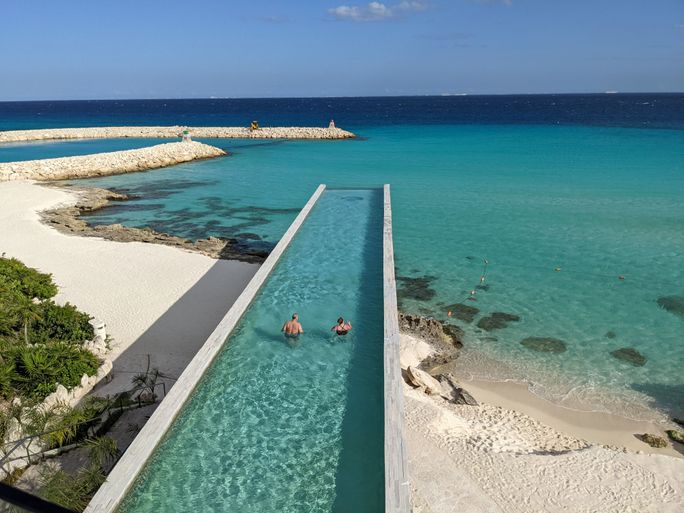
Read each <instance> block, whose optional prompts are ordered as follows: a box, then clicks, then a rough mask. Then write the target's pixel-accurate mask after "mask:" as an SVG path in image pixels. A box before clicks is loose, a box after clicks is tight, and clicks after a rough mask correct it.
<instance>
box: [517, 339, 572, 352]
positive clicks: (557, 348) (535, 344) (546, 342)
mask: <svg viewBox="0 0 684 513" xmlns="http://www.w3.org/2000/svg"><path fill="white" fill-rule="evenodd" d="M520 343H521V344H522V345H524V346H525V347H526V348H528V349H532V350H533V351H539V352H541V353H564V352H565V350H566V349H567V346H566V345H565V342H563V341H562V340H559V339H557V338H553V337H527V338H526V339H523V340H522V341H521V342H520Z"/></svg>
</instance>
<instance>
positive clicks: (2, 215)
mask: <svg viewBox="0 0 684 513" xmlns="http://www.w3.org/2000/svg"><path fill="white" fill-rule="evenodd" d="M73 202H74V196H73V195H72V194H71V193H67V192H63V191H60V190H57V189H53V188H49V187H43V186H39V185H36V184H33V183H28V182H5V183H0V253H3V252H4V253H6V256H8V257H16V258H18V259H19V260H21V261H22V262H24V263H25V264H26V265H28V266H31V267H35V268H38V269H39V270H41V271H44V272H49V273H52V275H53V277H54V279H55V282H56V283H57V285H58V286H59V290H60V292H59V295H58V296H57V298H56V299H57V301H59V302H63V301H68V302H70V303H72V304H74V305H76V306H78V307H79V308H80V309H81V310H83V311H85V312H88V313H89V314H91V315H93V316H94V317H96V318H97V319H101V320H103V321H104V322H105V323H106V324H107V332H108V334H109V335H110V336H111V337H112V338H113V350H112V353H111V358H112V359H113V360H114V374H115V378H114V380H113V381H112V382H111V383H110V384H108V385H106V386H104V387H103V388H101V389H99V393H112V392H115V391H118V390H123V389H127V388H130V380H131V377H132V376H133V375H134V373H136V372H141V371H144V370H145V368H146V365H147V355H148V354H149V355H151V362H152V366H153V367H158V368H159V369H160V370H161V371H162V372H165V373H168V374H170V375H171V376H175V377H177V376H178V375H179V374H180V373H181V371H182V370H183V369H184V368H185V366H186V365H187V363H188V362H189V361H190V359H191V358H192V357H193V356H194V354H195V353H196V352H197V350H198V349H199V348H200V347H201V345H202V344H203V343H204V342H205V340H206V338H207V337H208V336H209V334H210V333H211V332H212V331H213V330H214V328H215V327H216V325H217V324H218V322H219V321H220V320H221V318H222V317H223V315H224V314H225V313H226V312H227V311H228V309H229V308H230V306H231V305H232V304H233V302H234V301H235V299H236V298H237V297H238V296H239V295H240V293H241V292H242V290H243V289H244V287H245V285H246V284H247V283H248V282H249V280H250V279H251V277H252V276H253V275H254V273H255V272H256V270H257V269H258V265H255V264H247V263H242V262H235V261H225V260H214V259H211V258H209V257H206V256H203V255H199V254H197V253H189V252H185V251H182V250H179V249H176V248H170V247H166V246H161V245H156V244H145V243H139V242H131V243H118V242H111V241H105V240H101V239H96V238H85V237H76V236H69V235H64V234H62V233H59V232H57V231H56V230H54V229H52V228H49V227H47V226H45V225H43V224H41V223H40V221H39V217H38V214H37V212H38V211H40V210H44V209H48V208H53V207H55V206H56V205H58V204H62V203H73Z"/></svg>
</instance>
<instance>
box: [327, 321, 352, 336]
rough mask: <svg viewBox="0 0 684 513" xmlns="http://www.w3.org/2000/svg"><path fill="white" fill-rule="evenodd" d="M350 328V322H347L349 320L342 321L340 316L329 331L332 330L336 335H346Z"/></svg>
mask: <svg viewBox="0 0 684 513" xmlns="http://www.w3.org/2000/svg"><path fill="white" fill-rule="evenodd" d="M351 329H352V325H351V322H349V321H347V322H344V318H342V317H340V318H339V319H337V324H335V326H333V327H332V328H330V331H334V332H335V333H337V334H338V335H346V334H347V333H349V332H350V331H351Z"/></svg>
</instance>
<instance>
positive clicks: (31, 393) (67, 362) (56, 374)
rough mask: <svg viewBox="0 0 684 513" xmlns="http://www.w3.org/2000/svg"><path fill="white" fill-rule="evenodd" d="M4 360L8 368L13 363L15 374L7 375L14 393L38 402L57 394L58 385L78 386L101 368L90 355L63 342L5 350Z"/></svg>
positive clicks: (92, 355)
mask: <svg viewBox="0 0 684 513" xmlns="http://www.w3.org/2000/svg"><path fill="white" fill-rule="evenodd" d="M3 358H4V360H5V362H6V365H8V363H7V362H10V361H13V363H14V373H13V374H11V375H10V376H8V377H9V378H10V379H11V385H12V388H13V390H14V391H16V392H19V394H20V395H22V396H24V397H27V398H29V399H33V400H37V401H42V400H43V399H44V398H45V397H46V396H47V395H49V394H51V393H52V392H54V391H55V390H56V384H57V383H61V384H62V385H64V386H65V387H67V388H70V387H74V386H77V385H79V384H80V383H81V377H82V376H83V374H87V375H89V376H92V375H93V374H95V373H96V372H97V369H98V367H99V360H98V359H97V357H96V356H95V355H94V354H92V353H91V352H89V351H87V350H85V349H83V348H80V347H74V346H72V345H69V344H65V343H60V342H57V343H52V344H48V345H36V346H24V345H22V346H18V347H14V348H11V349H10V350H9V351H5V353H4V355H3ZM8 369H9V367H8Z"/></svg>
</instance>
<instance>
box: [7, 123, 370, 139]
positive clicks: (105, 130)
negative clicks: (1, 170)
mask: <svg viewBox="0 0 684 513" xmlns="http://www.w3.org/2000/svg"><path fill="white" fill-rule="evenodd" d="M185 130H187V131H188V133H189V135H190V136H191V137H195V138H199V139H202V138H204V139H219V138H220V139H224V138H225V139H350V138H353V137H356V136H355V135H354V134H353V133H351V132H348V131H346V130H342V129H341V128H336V127H334V128H330V127H328V128H320V127H263V128H259V129H258V130H251V129H250V128H246V127H221V126H209V127H185V126H110V127H88V128H48V129H40V130H11V131H5V132H0V142H21V141H45V140H51V139H52V140H55V139H57V140H58V139H116V138H124V137H136V138H154V139H165V138H180V137H181V136H182V135H183V132H184V131H185Z"/></svg>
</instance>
